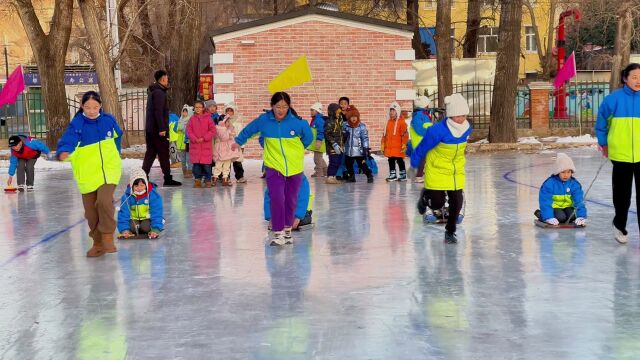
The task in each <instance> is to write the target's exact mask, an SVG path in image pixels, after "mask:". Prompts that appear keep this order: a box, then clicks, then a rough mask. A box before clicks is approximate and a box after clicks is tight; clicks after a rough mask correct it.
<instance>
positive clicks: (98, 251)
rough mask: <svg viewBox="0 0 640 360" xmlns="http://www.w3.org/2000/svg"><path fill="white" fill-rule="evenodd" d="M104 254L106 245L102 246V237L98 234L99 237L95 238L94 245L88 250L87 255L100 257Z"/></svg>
mask: <svg viewBox="0 0 640 360" xmlns="http://www.w3.org/2000/svg"><path fill="white" fill-rule="evenodd" d="M102 255H104V247H103V246H102V238H101V237H100V235H98V239H97V240H96V239H94V240H93V246H92V247H91V249H89V251H87V257H98V256H102Z"/></svg>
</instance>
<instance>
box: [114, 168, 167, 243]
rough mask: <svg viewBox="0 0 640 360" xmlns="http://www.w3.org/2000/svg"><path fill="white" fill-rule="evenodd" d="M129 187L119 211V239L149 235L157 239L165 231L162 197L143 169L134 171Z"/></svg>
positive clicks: (121, 200)
mask: <svg viewBox="0 0 640 360" xmlns="http://www.w3.org/2000/svg"><path fill="white" fill-rule="evenodd" d="M129 180H130V181H129V186H127V189H126V190H125V192H124V194H123V195H122V198H121V199H120V210H119V211H118V232H119V233H120V235H119V236H118V237H119V238H125V239H126V238H130V237H134V236H138V235H147V236H149V238H150V239H156V238H158V237H159V236H160V233H161V232H162V231H163V230H164V218H163V217H162V197H161V196H160V194H159V193H158V191H157V190H156V185H155V184H153V183H150V182H149V181H148V180H147V174H145V172H144V170H142V169H134V170H133V171H132V173H131V177H130V178H129Z"/></svg>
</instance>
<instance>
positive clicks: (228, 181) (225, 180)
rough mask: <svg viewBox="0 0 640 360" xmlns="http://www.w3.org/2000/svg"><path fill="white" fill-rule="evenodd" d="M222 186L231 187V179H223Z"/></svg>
mask: <svg viewBox="0 0 640 360" xmlns="http://www.w3.org/2000/svg"><path fill="white" fill-rule="evenodd" d="M222 186H232V184H231V179H230V178H228V177H227V178H224V179H222Z"/></svg>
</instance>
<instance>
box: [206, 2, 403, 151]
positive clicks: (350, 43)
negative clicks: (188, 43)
mask: <svg viewBox="0 0 640 360" xmlns="http://www.w3.org/2000/svg"><path fill="white" fill-rule="evenodd" d="M412 37H413V32H412V31H411V28H410V27H408V26H407V25H404V24H397V23H392V22H387V21H382V20H377V19H371V18H367V17H362V16H356V15H350V14H345V13H340V12H336V11H330V10H324V9H319V8H314V7H308V8H305V9H302V10H299V11H295V12H291V13H287V14H283V15H278V16H273V17H269V18H265V19H261V20H257V21H252V22H248V23H243V24H239V25H235V26H232V27H228V28H224V29H220V30H219V31H216V32H215V33H213V34H211V40H212V42H213V44H214V46H215V53H214V54H213V55H212V56H211V66H212V68H213V73H214V84H215V96H214V98H215V100H216V101H218V102H223V103H226V102H229V101H235V102H236V103H237V105H238V107H239V112H240V113H241V114H242V115H243V116H244V117H245V120H246V122H248V121H250V120H251V119H254V118H256V117H257V116H258V115H259V114H261V113H262V111H263V109H267V108H269V100H270V98H271V95H270V94H269V91H268V90H267V86H268V84H269V82H270V81H271V80H272V79H273V78H275V77H276V76H277V75H278V74H279V73H280V72H281V71H282V70H284V69H285V68H286V67H287V66H288V65H289V64H291V63H292V62H294V61H295V60H296V59H298V58H299V57H300V56H302V55H306V56H307V59H308V62H309V67H310V69H311V73H312V76H313V82H309V83H307V84H304V85H302V86H298V87H295V88H292V89H290V90H288V92H289V93H290V95H291V97H292V106H293V107H294V108H295V109H296V110H297V111H298V113H299V114H300V115H302V116H303V117H306V118H308V117H309V110H308V109H309V107H310V106H311V105H312V104H313V103H314V102H316V101H318V100H319V101H320V102H322V105H323V107H324V110H325V114H326V108H327V105H329V103H331V102H337V101H338V98H339V97H340V96H347V97H349V98H350V99H351V103H352V104H353V105H355V106H356V107H357V108H358V109H359V110H360V113H361V115H362V121H364V122H365V123H366V124H367V126H368V127H369V132H370V137H371V147H372V149H374V150H377V149H379V148H380V139H381V136H382V131H383V129H384V125H385V123H386V119H387V112H388V108H389V104H390V103H391V102H392V101H398V102H399V103H400V105H401V106H402V108H403V109H406V110H411V106H412V101H411V100H413V98H414V97H415V91H414V89H413V80H414V79H415V70H413V68H412V61H413V60H414V58H415V56H414V51H413V50H412V48H411V39H412ZM316 94H317V95H316ZM247 150H248V151H247V153H248V156H250V157H255V156H257V155H259V154H260V153H261V152H260V149H259V146H258V144H257V141H255V140H252V142H250V144H249V146H248V148H247Z"/></svg>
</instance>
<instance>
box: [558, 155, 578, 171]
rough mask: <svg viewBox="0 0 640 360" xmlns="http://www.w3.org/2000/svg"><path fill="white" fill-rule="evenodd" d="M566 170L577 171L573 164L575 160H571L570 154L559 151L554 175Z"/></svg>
mask: <svg viewBox="0 0 640 360" xmlns="http://www.w3.org/2000/svg"><path fill="white" fill-rule="evenodd" d="M565 170H571V171H573V172H574V173H575V172H576V167H575V166H574V165H573V160H571V158H570V157H569V155H567V154H565V153H558V155H557V156H556V168H555V170H554V173H553V175H558V174H560V173H561V172H563V171H565Z"/></svg>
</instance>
